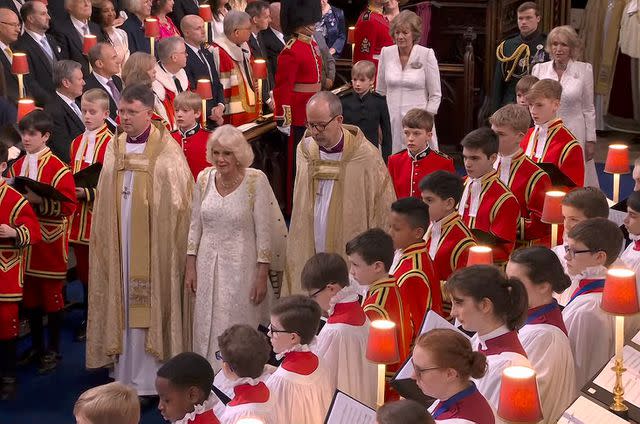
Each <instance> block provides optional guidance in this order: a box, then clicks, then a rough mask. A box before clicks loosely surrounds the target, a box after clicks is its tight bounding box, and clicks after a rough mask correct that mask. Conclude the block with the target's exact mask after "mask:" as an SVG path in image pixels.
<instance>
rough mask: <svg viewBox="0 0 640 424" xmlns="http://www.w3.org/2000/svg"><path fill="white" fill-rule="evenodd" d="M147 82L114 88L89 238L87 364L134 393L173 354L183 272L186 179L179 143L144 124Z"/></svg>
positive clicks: (189, 186)
mask: <svg viewBox="0 0 640 424" xmlns="http://www.w3.org/2000/svg"><path fill="white" fill-rule="evenodd" d="M153 104H154V97H153V93H152V92H151V90H150V89H149V88H148V87H145V86H142V85H133V86H129V87H127V88H126V89H125V90H124V91H123V92H122V97H121V101H120V106H119V113H120V118H121V125H122V129H123V131H124V134H121V135H120V136H119V137H117V139H114V140H113V141H112V142H111V143H110V145H109V147H108V148H107V152H106V155H105V159H104V165H103V169H102V173H101V175H100V181H99V182H98V187H97V197H96V201H95V204H94V218H93V225H92V235H91V249H92V251H91V256H90V260H89V268H90V273H89V281H90V283H89V319H88V328H87V367H88V368H98V367H105V366H113V367H114V369H113V377H114V378H115V379H116V381H120V382H122V383H125V384H128V385H130V386H132V387H133V388H135V389H136V391H137V392H138V395H139V396H148V395H154V394H156V390H155V386H154V381H155V377H156V371H157V369H158V367H159V366H160V365H161V363H162V362H163V361H165V360H167V359H169V358H171V357H172V356H174V355H176V354H178V353H180V352H182V351H183V350H185V348H188V346H185V342H184V340H183V307H182V304H183V278H184V267H185V257H186V250H187V235H188V233H189V222H190V213H191V195H192V190H193V177H192V176H191V172H190V171H189V167H188V165H187V162H186V160H185V158H184V155H183V154H182V151H181V150H180V147H179V146H178V144H177V143H176V142H175V141H174V140H173V139H172V137H171V135H170V134H169V132H168V131H167V130H166V129H165V128H164V127H163V126H162V125H158V126H156V125H155V124H152V120H151V116H152V112H153Z"/></svg>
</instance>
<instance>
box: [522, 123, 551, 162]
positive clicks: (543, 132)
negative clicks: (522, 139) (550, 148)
mask: <svg viewBox="0 0 640 424" xmlns="http://www.w3.org/2000/svg"><path fill="white" fill-rule="evenodd" d="M535 132H536V134H537V139H538V144H536V151H535V152H534V154H535V157H536V158H537V159H540V158H542V155H543V154H544V148H545V146H546V145H547V134H548V133H549V123H548V122H547V123H544V124H542V125H536V130H535ZM534 140H535V137H534ZM532 148H533V146H531V149H532ZM527 150H530V149H529V146H527ZM527 156H529V155H527Z"/></svg>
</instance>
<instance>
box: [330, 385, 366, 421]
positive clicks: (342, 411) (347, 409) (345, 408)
mask: <svg viewBox="0 0 640 424" xmlns="http://www.w3.org/2000/svg"><path fill="white" fill-rule="evenodd" d="M375 422H376V411H375V410H373V409H371V408H369V407H368V406H367V405H365V404H363V403H360V402H358V401H357V400H355V399H353V398H352V397H350V396H348V395H346V394H345V393H343V392H341V391H340V390H336V394H335V398H334V399H333V403H332V405H331V409H330V410H329V412H328V413H327V417H326V419H325V424H375Z"/></svg>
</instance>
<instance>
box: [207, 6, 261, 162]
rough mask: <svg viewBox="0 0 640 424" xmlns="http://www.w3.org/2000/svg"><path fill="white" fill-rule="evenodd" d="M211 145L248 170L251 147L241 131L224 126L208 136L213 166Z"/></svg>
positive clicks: (208, 150)
mask: <svg viewBox="0 0 640 424" xmlns="http://www.w3.org/2000/svg"><path fill="white" fill-rule="evenodd" d="M227 16H228V14H227ZM225 20H226V17H225ZM213 143H218V144H219V145H220V146H221V147H223V148H225V149H229V151H231V152H233V155H234V156H235V158H236V160H237V161H238V164H239V167H240V168H242V169H245V168H248V167H249V166H251V164H252V163H253V149H252V148H251V145H250V144H249V142H248V141H247V139H246V138H245V137H244V134H242V131H240V130H239V129H237V128H236V127H234V126H233V125H229V124H226V125H223V126H221V127H218V128H216V130H215V131H214V132H213V134H211V135H210V136H209V140H208V141H207V162H209V163H210V164H212V165H213V166H215V162H214V160H213V154H212V153H211V150H212V149H213Z"/></svg>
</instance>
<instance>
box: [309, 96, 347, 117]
mask: <svg viewBox="0 0 640 424" xmlns="http://www.w3.org/2000/svg"><path fill="white" fill-rule="evenodd" d="M318 102H324V103H326V104H327V106H328V107H329V113H330V114H331V116H338V115H342V103H341V102H340V98H339V97H338V96H336V95H335V94H333V93H332V92H331V91H318V92H317V93H316V94H314V95H313V96H311V98H310V99H309V101H308V102H307V107H311V106H313V105H314V104H317V103H318Z"/></svg>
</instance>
